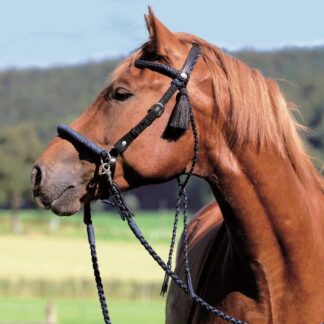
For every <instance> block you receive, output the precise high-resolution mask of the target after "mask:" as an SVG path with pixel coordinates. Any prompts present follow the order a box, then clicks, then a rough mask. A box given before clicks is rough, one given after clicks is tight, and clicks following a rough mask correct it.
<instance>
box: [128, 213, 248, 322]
mask: <svg viewBox="0 0 324 324" xmlns="http://www.w3.org/2000/svg"><path fill="white" fill-rule="evenodd" d="M127 222H128V225H129V227H130V229H131V230H132V232H133V233H134V235H135V237H136V238H137V239H138V240H139V241H140V243H141V244H142V245H143V246H144V248H145V250H146V251H147V252H148V253H149V254H150V255H151V257H152V258H153V259H154V260H155V261H156V262H157V264H158V265H159V266H160V267H161V268H162V269H163V270H164V271H165V272H166V273H167V274H168V275H169V277H170V278H171V279H172V280H173V281H174V283H175V284H176V285H177V286H179V287H180V288H181V289H182V290H184V292H185V293H186V294H188V287H187V285H186V284H185V283H184V282H183V281H182V280H181V279H180V278H179V277H178V276H177V275H176V274H175V273H174V272H173V271H172V270H170V269H169V268H168V266H167V265H166V264H165V262H164V261H163V260H162V259H161V258H160V256H159V255H158V254H157V253H156V251H155V250H154V249H153V248H152V246H151V245H150V244H149V243H148V242H147V241H146V240H145V238H144V236H143V235H142V233H141V231H140V229H139V228H138V227H137V224H136V223H135V221H134V219H132V218H127ZM192 299H193V301H195V302H196V303H198V304H199V305H200V306H202V307H203V308H204V309H205V310H207V311H208V312H210V313H212V314H214V315H215V316H217V317H220V318H222V319H223V320H225V321H227V322H230V323H233V324H247V322H244V321H241V320H238V319H236V318H234V317H232V316H230V315H228V314H226V313H224V312H222V311H220V310H219V309H217V308H215V307H213V306H211V305H210V304H208V303H207V302H206V301H204V300H203V299H202V298H201V297H199V296H198V295H196V294H194V295H193V296H192Z"/></svg>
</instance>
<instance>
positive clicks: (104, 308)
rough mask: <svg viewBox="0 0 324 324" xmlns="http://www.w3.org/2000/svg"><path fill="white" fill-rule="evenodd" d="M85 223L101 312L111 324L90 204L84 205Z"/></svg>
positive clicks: (106, 322) (105, 320)
mask: <svg viewBox="0 0 324 324" xmlns="http://www.w3.org/2000/svg"><path fill="white" fill-rule="evenodd" d="M83 222H84V224H85V225H86V227H87V234H88V242H89V245H90V254H91V261H92V268H93V273H94V276H95V280H96V286H97V291H98V296H99V301H100V306H101V310H102V315H103V318H104V322H105V324H111V320H110V317H109V311H108V306H107V302H106V297H105V291H104V288H103V284H102V280H101V276H100V271H99V263H98V257H97V251H96V239H95V233H94V228H93V225H92V220H91V209H90V203H86V204H85V205H84V218H83Z"/></svg>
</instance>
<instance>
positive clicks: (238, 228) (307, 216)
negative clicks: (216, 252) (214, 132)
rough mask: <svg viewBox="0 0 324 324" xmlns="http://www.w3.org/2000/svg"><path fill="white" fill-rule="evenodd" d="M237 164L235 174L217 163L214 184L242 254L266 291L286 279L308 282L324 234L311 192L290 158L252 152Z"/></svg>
mask: <svg viewBox="0 0 324 324" xmlns="http://www.w3.org/2000/svg"><path fill="white" fill-rule="evenodd" d="M211 160H212V158H211ZM236 161H237V163H238V166H237V168H236V172H233V170H232V169H231V168H229V167H228V165H222V163H217V164H216V163H215V167H214V170H215V174H214V175H213V176H211V177H210V178H209V181H210V183H211V186H212V188H213V190H214V193H215V196H216V199H217V200H218V202H219V204H220V207H221V209H222V212H223V215H224V219H225V222H226V225H227V227H228V229H229V233H230V234H229V235H230V236H231V241H232V244H233V246H234V248H235V249H236V250H237V252H238V254H237V255H240V256H241V259H242V260H243V261H242V262H243V263H244V262H245V263H246V265H247V266H248V267H249V268H253V271H255V274H256V278H257V280H259V281H260V282H262V284H266V285H267V286H272V283H271V282H272V281H273V282H275V283H276V285H278V283H279V282H285V280H284V278H285V277H286V276H287V275H293V276H294V278H298V279H297V280H299V279H300V280H301V278H305V275H304V273H303V272H305V269H306V268H307V269H309V268H310V267H313V266H315V267H316V262H318V256H316V253H314V250H316V249H317V250H318V248H316V246H317V245H318V241H316V240H317V239H318V237H319V235H318V236H317V235H315V232H316V231H318V229H319V228H320V227H321V226H322V229H323V224H321V223H320V222H321V221H322V219H320V216H321V215H320V213H319V212H318V213H317V214H316V211H315V209H316V208H313V206H312V203H311V198H310V197H309V196H310V194H309V192H308V191H307V190H306V189H305V187H304V186H303V185H302V183H301V180H300V179H299V177H298V176H297V175H296V173H295V171H294V169H293V167H292V165H291V163H290V161H289V159H288V158H287V159H284V158H282V157H280V156H279V155H277V154H275V153H271V152H263V153H258V154H257V153H255V152H253V151H250V150H248V149H247V150H246V151H245V152H244V153H241V154H240V156H238V157H236ZM313 194H314V193H313ZM322 223H323V221H322ZM305 267H306V268H305ZM281 288H284V287H281ZM280 290H281V289H280Z"/></svg>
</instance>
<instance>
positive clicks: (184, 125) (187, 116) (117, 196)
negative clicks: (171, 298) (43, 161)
mask: <svg viewBox="0 0 324 324" xmlns="http://www.w3.org/2000/svg"><path fill="white" fill-rule="evenodd" d="M200 54H201V49H200V46H199V45H198V44H197V43H195V42H194V43H192V47H191V49H190V52H189V54H188V57H187V59H186V61H185V63H184V65H183V67H182V69H181V70H180V71H178V70H176V69H174V68H172V67H170V66H167V65H165V64H162V63H158V62H152V61H146V60H142V59H139V60H137V61H135V66H136V67H137V68H139V69H145V68H148V69H150V70H152V71H155V72H158V73H161V74H164V75H166V76H168V77H170V78H171V79H172V81H171V85H170V86H169V88H168V89H167V90H166V92H165V93H164V94H163V96H162V97H161V99H160V100H159V101H158V102H157V103H156V104H154V105H153V106H152V107H151V108H150V109H149V111H148V113H147V115H146V116H145V117H144V118H143V119H142V120H141V121H140V122H139V123H138V124H137V125H136V126H135V127H134V128H132V129H131V130H130V131H129V132H128V133H127V134H125V135H124V136H123V137H121V138H120V139H119V140H118V141H117V142H116V143H115V144H114V145H113V147H112V148H111V149H110V150H109V151H107V150H105V149H102V148H100V147H98V146H97V145H96V144H95V143H93V142H91V141H90V140H89V139H87V138H86V137H84V136H82V135H81V134H79V133H77V132H76V131H75V130H73V129H72V128H70V127H68V126H66V125H63V124H60V125H58V127H57V132H58V134H59V136H60V137H61V138H62V139H65V140H68V141H69V142H71V143H72V144H73V145H74V146H75V148H76V149H77V150H78V151H83V152H85V153H87V154H88V155H90V156H91V157H92V158H93V160H94V161H95V163H96V164H97V165H99V166H100V167H101V170H100V176H105V177H106V179H107V181H106V183H107V189H108V191H109V196H110V198H111V199H112V202H111V201H107V200H104V202H109V203H111V204H113V205H114V206H116V207H117V209H118V212H119V214H120V216H121V218H122V219H123V220H126V221H127V223H128V225H129V227H130V229H131V230H132V232H133V233H134V235H135V236H136V238H137V239H138V240H139V241H140V243H141V244H142V245H143V246H144V248H145V249H146V250H147V251H148V252H149V254H150V255H151V256H152V257H153V258H154V260H155V261H156V262H157V263H158V264H159V265H160V266H161V268H162V269H163V270H164V271H165V279H164V282H163V285H162V289H161V295H163V294H164V293H165V292H166V291H167V287H168V280H169V277H170V278H171V279H172V280H173V281H174V282H175V284H177V285H178V286H179V287H180V288H182V289H183V290H184V291H185V293H186V294H187V295H188V298H189V299H190V300H192V301H193V302H195V303H197V304H199V305H200V306H202V307H203V308H204V309H205V310H207V311H209V312H211V313H212V314H214V315H216V316H217V317H220V318H222V319H224V320H225V321H228V322H231V323H235V324H246V322H244V321H240V320H237V319H235V318H234V317H232V316H230V315H228V314H225V313H224V312H222V311H220V310H218V309H217V308H214V307H213V306H211V305H209V304H208V303H207V302H206V301H204V300H203V299H202V298H200V297H199V296H198V295H197V294H196V293H195V292H194V289H193V287H192V282H191V275H190V269H189V261H188V244H187V214H186V210H187V195H186V190H185V188H186V185H187V183H188V181H189V178H190V176H191V175H192V172H193V170H194V167H195V165H196V163H197V159H198V133H197V127H196V123H195V118H194V115H193V112H192V107H191V104H190V99H189V95H188V92H187V84H188V82H189V79H190V75H191V73H192V71H193V69H194V67H195V65H196V63H197V61H198V59H199V56H200ZM177 91H178V95H177V102H176V106H175V108H174V109H173V111H172V114H171V118H170V120H169V123H168V127H171V128H174V129H177V130H178V131H179V130H180V132H184V131H185V130H186V129H188V128H189V126H190V125H191V128H192V131H193V135H194V150H193V159H192V164H191V168H190V170H189V172H188V173H187V174H186V177H185V179H184V181H183V182H181V181H180V179H179V178H178V186H179V193H178V198H177V205H176V213H175V219H174V224H173V231H172V238H171V244H170V250H169V259H168V262H167V264H166V263H165V262H164V261H163V260H162V259H161V258H160V257H159V255H158V254H157V253H156V252H155V251H154V249H153V248H152V247H151V246H150V244H149V243H148V242H147V241H146V240H145V238H144V236H143V234H142V233H141V231H140V229H139V227H138V226H137V224H136V223H135V220H134V218H133V216H134V215H133V213H132V212H131V211H130V209H129V208H128V207H127V205H126V203H125V201H124V198H123V195H122V193H121V191H120V189H119V187H118V185H117V184H116V183H115V182H114V174H115V168H116V162H117V159H118V157H119V156H120V155H121V154H122V153H123V152H124V151H125V150H126V149H127V148H128V147H129V146H130V145H131V143H132V142H133V141H134V140H135V139H136V138H137V137H138V136H139V135H140V134H141V133H142V132H143V131H144V130H145V129H146V128H147V127H149V126H150V125H151V124H152V123H153V122H154V121H155V120H156V119H157V118H159V117H160V116H161V115H162V114H163V113H164V110H165V106H166V104H167V103H168V102H169V100H170V99H171V97H172V96H173V95H174V94H175V93H176V92H177ZM181 204H183V220H184V221H183V223H184V229H183V246H184V261H185V274H186V284H185V283H184V282H183V281H182V280H181V279H180V278H179V277H178V276H177V275H176V274H175V273H174V272H173V271H172V270H171V267H172V254H173V250H174V245H175V239H176V231H177V224H178V217H179V213H180V209H181ZM84 222H85V224H86V225H87V233H88V240H89V244H90V251H91V257H92V264H93V269H94V275H95V279H96V285H97V290H98V296H99V300H100V304H101V308H102V312H103V317H104V321H105V323H106V324H107V323H111V320H110V317H109V313H108V307H107V303H106V298H105V295H104V289H103V284H102V281H101V277H100V272H99V265H98V259H97V254H96V245H95V235H94V229H93V226H92V220H91V210H90V203H85V206H84ZM192 305H193V303H192ZM192 316H193V314H192V311H190V313H189V316H188V321H187V323H191V321H192Z"/></svg>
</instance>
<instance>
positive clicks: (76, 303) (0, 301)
mask: <svg viewBox="0 0 324 324" xmlns="http://www.w3.org/2000/svg"><path fill="white" fill-rule="evenodd" d="M47 303H48V302H47V300H44V299H39V298H29V299H22V298H3V297H0V323H1V324H9V323H10V324H18V323H20V324H23V323H39V324H40V323H41V321H44V319H45V309H46V306H47ZM108 304H109V311H110V315H111V319H112V321H113V323H116V324H129V323H132V324H137V323H138V324H152V323H154V324H162V323H163V322H164V302H163V301H150V302H139V301H118V300H112V301H109V300H108ZM52 305H53V309H54V314H56V318H57V324H75V323H78V324H90V323H91V324H102V322H103V320H102V315H101V310H100V306H99V304H98V302H97V301H96V300H69V299H60V300H55V301H52ZM43 323H44V322H43Z"/></svg>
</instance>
